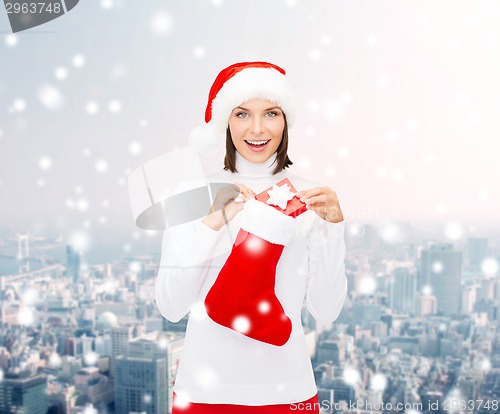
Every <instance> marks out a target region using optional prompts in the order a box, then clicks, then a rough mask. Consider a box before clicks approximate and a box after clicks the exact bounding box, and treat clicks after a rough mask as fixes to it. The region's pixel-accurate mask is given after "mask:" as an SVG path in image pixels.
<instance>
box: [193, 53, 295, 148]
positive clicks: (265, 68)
mask: <svg viewBox="0 0 500 414" xmlns="http://www.w3.org/2000/svg"><path fill="white" fill-rule="evenodd" d="M285 75H286V73H285V71H284V70H283V69H282V68H280V67H279V66H276V65H273V64H272V63H267V62H241V63H235V64H234V65H231V66H229V67H227V68H225V69H223V70H222V71H221V72H220V73H219V74H218V75H217V78H216V79H215V82H214V84H213V85H212V88H211V89H210V93H209V95H208V103H207V108H206V111H205V122H206V124H205V125H203V126H200V127H198V128H195V129H193V130H192V131H191V134H190V136H189V142H190V143H191V144H193V145H195V146H196V148H197V149H198V151H199V152H200V153H201V154H204V155H211V154H214V153H216V152H217V151H218V150H219V149H220V148H221V147H222V146H223V145H224V144H225V142H226V130H227V125H228V120H229V116H230V115H231V112H232V110H233V109H234V108H236V107H237V106H239V105H241V104H242V103H244V102H246V101H248V100H250V99H253V98H261V99H267V100H269V101H272V102H275V103H276V104H277V105H278V106H279V107H280V108H281V109H282V110H283V112H284V113H285V115H286V119H287V125H288V126H289V127H291V126H292V125H293V123H294V121H295V103H294V96H293V92H292V88H291V86H290V84H289V82H288V79H287V78H286V76H285Z"/></svg>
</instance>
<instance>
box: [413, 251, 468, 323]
mask: <svg viewBox="0 0 500 414" xmlns="http://www.w3.org/2000/svg"><path fill="white" fill-rule="evenodd" d="M461 281H462V252H460V251H458V250H456V249H455V248H454V247H453V245H452V244H449V243H444V244H435V245H432V246H431V247H430V248H428V249H424V250H422V253H421V257H420V273H419V288H420V290H422V288H424V287H425V286H429V287H430V288H431V290H432V294H433V295H434V296H436V300H437V311H438V313H440V312H442V313H444V314H446V315H456V314H458V313H459V311H460V290H461V286H460V284H461Z"/></svg>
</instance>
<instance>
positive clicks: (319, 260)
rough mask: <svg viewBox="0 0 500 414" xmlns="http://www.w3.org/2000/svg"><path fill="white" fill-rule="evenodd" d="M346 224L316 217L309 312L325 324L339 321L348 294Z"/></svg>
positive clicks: (311, 237) (311, 247) (310, 244)
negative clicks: (345, 260) (345, 258)
mask: <svg viewBox="0 0 500 414" xmlns="http://www.w3.org/2000/svg"><path fill="white" fill-rule="evenodd" d="M344 228H345V224H344V221H341V222H340V223H330V222H327V221H325V220H323V219H321V218H319V217H318V216H317V215H316V214H315V219H314V222H313V225H312V228H311V231H310V232H309V240H308V255H309V258H308V263H309V265H308V272H309V273H308V285H307V293H306V305H307V309H308V310H309V312H310V313H311V315H313V316H314V318H315V319H316V320H317V321H318V322H321V323H330V322H333V321H334V320H335V319H337V317H338V315H339V314H340V311H341V310H342V306H343V304H344V300H345V297H346V295H347V278H346V275H345V265H344V257H345V241H344Z"/></svg>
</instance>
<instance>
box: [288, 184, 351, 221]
mask: <svg viewBox="0 0 500 414" xmlns="http://www.w3.org/2000/svg"><path fill="white" fill-rule="evenodd" d="M297 197H299V198H300V201H302V202H303V203H306V205H307V209H308V210H312V211H314V212H315V213H316V214H317V215H318V216H319V217H320V218H322V219H323V220H326V221H328V222H330V223H340V222H341V221H342V220H344V216H343V215H342V210H341V209H340V204H339V200H338V198H337V194H336V193H335V191H333V190H332V189H331V188H330V187H327V186H325V187H314V188H311V189H310V190H304V191H297Z"/></svg>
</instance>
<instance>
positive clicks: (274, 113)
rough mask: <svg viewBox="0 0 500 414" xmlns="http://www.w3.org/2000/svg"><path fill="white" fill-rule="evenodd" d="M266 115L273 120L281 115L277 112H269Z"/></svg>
mask: <svg viewBox="0 0 500 414" xmlns="http://www.w3.org/2000/svg"><path fill="white" fill-rule="evenodd" d="M266 115H267V116H268V117H270V118H273V117H275V116H278V115H279V113H278V112H277V111H269V112H267V113H266Z"/></svg>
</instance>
